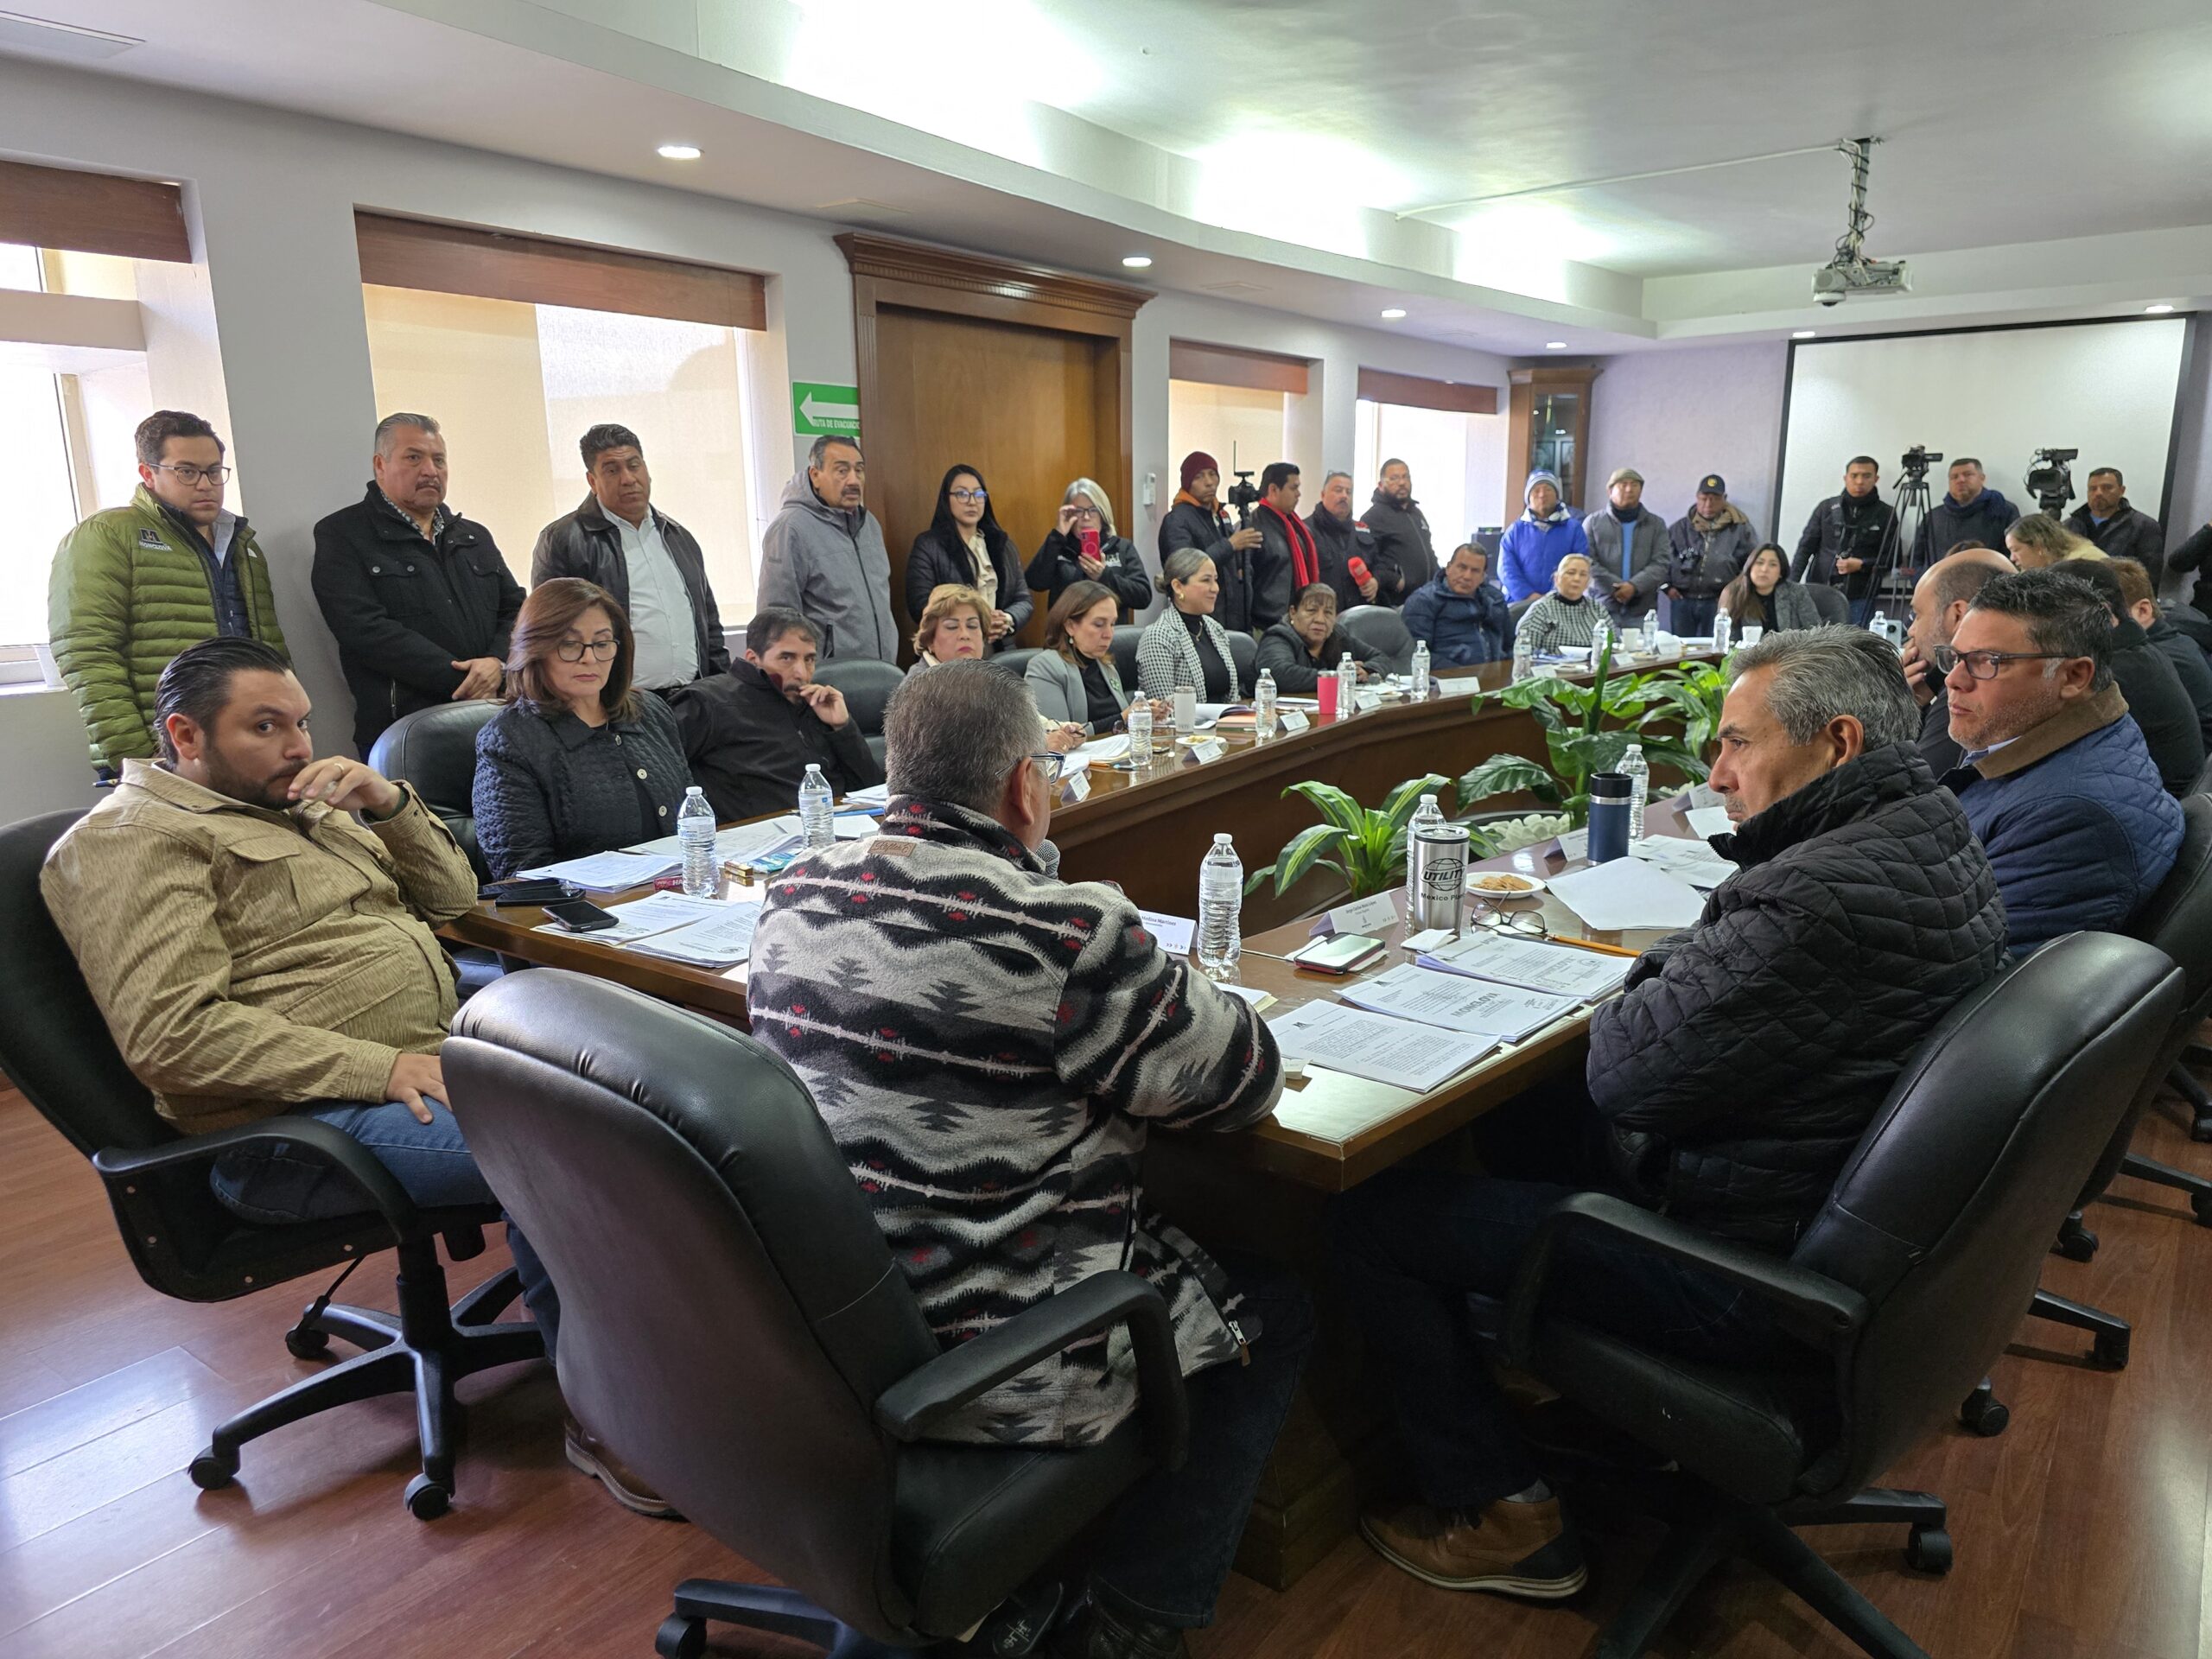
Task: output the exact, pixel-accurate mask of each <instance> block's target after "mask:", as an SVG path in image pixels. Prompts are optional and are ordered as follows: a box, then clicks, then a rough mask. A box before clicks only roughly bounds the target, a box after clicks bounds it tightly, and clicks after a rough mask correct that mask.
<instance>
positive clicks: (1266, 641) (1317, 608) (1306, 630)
mask: <svg viewBox="0 0 2212 1659" xmlns="http://www.w3.org/2000/svg"><path fill="white" fill-rule="evenodd" d="M1434 655H1435V653H1434V652H1433V651H1432V652H1431V653H1430V656H1431V658H1432V659H1433V657H1434ZM1346 657H1351V658H1352V659H1353V660H1354V661H1355V662H1356V663H1357V664H1358V667H1357V674H1358V677H1360V678H1361V679H1363V680H1371V679H1374V678H1376V677H1378V676H1381V675H1384V674H1388V673H1389V671H1390V665H1389V662H1388V661H1386V660H1385V659H1384V658H1383V654H1382V652H1378V651H1374V650H1370V648H1369V647H1367V646H1365V645H1361V644H1360V643H1359V641H1358V640H1357V639H1353V638H1352V637H1351V634H1349V633H1347V632H1344V630H1343V629H1342V628H1340V627H1338V626H1337V594H1336V590H1335V589H1334V588H1332V587H1330V586H1329V584H1328V583H1327V582H1311V583H1308V584H1307V585H1306V587H1305V588H1301V589H1300V592H1299V594H1298V602H1297V603H1296V604H1294V605H1293V606H1292V607H1291V609H1290V615H1289V617H1288V618H1287V619H1286V620H1283V621H1281V622H1278V623H1276V624H1275V625H1274V626H1273V627H1272V628H1269V629H1268V631H1267V632H1265V633H1263V634H1262V635H1261V636H1260V659H1259V666H1260V667H1261V668H1263V669H1266V670H1267V671H1268V672H1270V673H1272V674H1273V675H1274V679H1275V690H1278V691H1280V692H1281V693H1282V694H1283V695H1284V696H1293V697H1309V696H1313V691H1314V689H1315V688H1316V687H1317V686H1319V684H1320V683H1321V676H1322V675H1324V674H1332V673H1334V672H1335V671H1336V667H1337V664H1338V663H1340V662H1342V661H1343V660H1344V658H1346Z"/></svg>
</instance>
